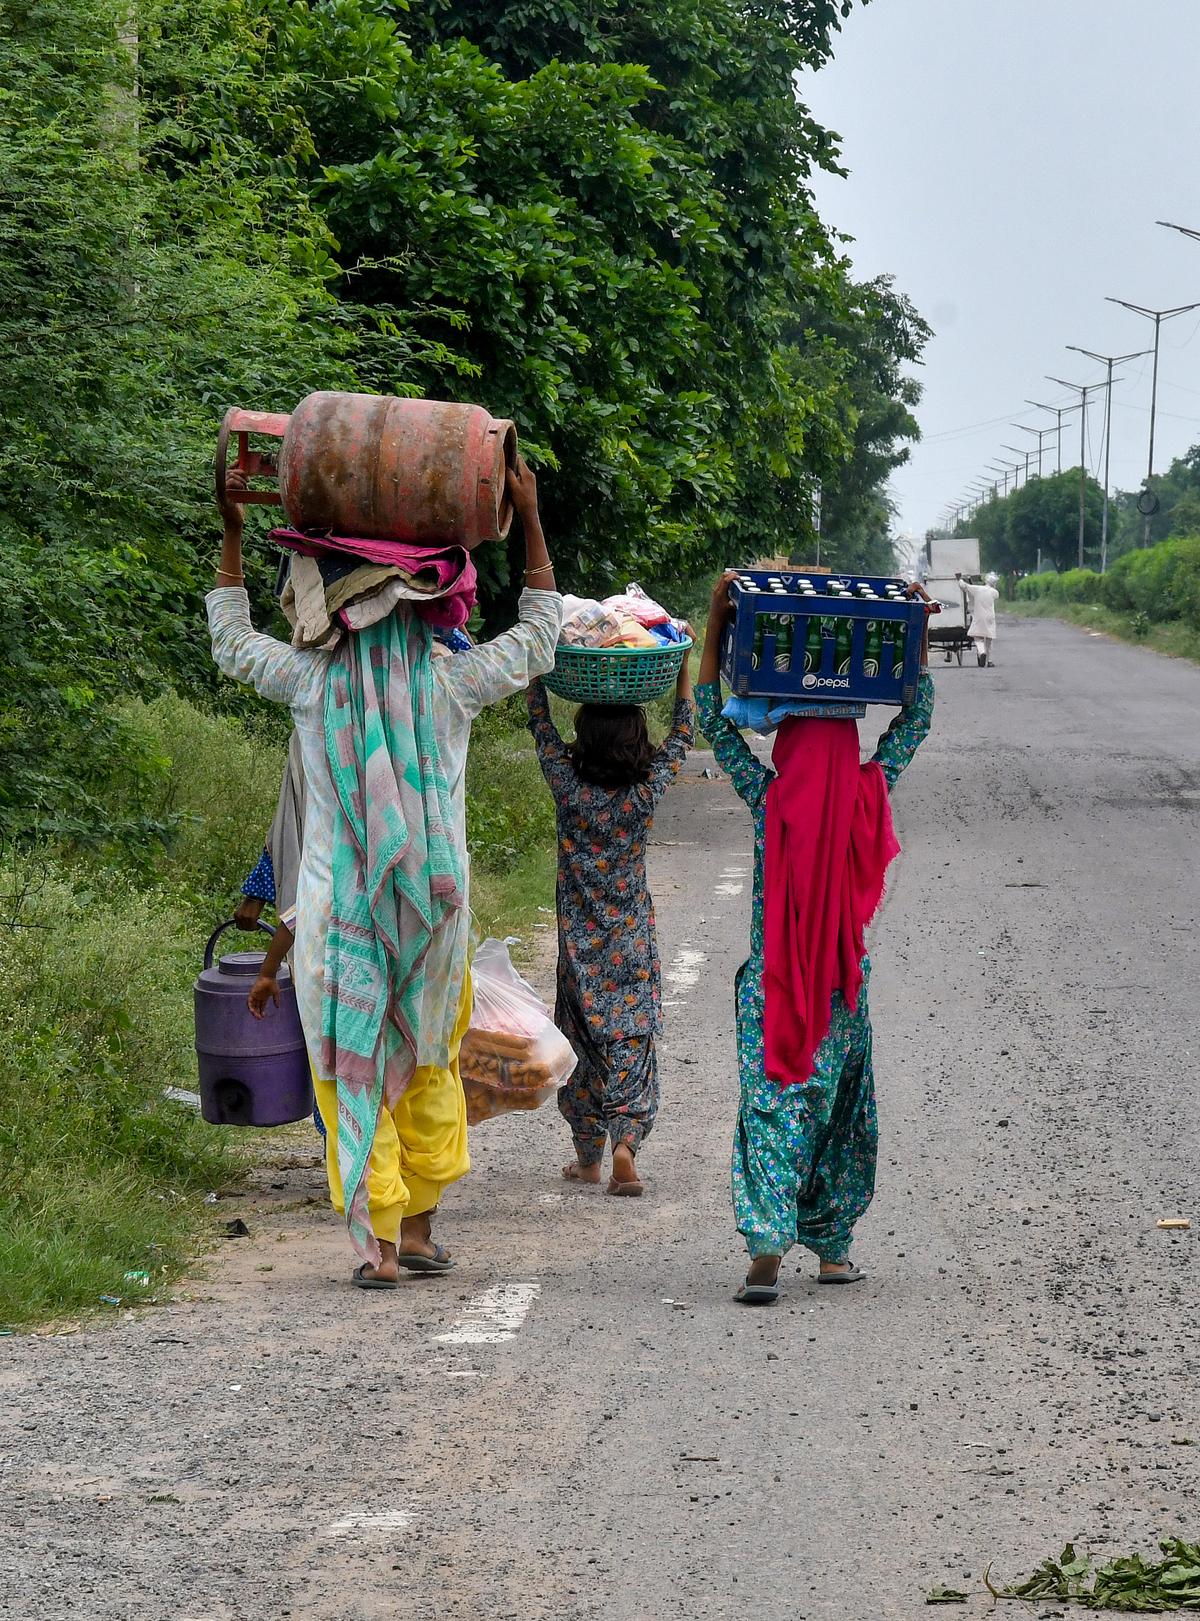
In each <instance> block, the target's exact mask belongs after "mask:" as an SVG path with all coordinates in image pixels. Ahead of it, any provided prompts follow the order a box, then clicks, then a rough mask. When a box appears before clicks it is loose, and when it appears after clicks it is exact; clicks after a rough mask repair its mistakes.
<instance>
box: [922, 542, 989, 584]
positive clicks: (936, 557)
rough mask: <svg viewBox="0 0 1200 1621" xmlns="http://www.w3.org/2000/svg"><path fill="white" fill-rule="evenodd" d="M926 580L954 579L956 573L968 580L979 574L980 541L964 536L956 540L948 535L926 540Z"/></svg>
mask: <svg viewBox="0 0 1200 1621" xmlns="http://www.w3.org/2000/svg"><path fill="white" fill-rule="evenodd" d="M922 561H923V563H924V566H925V578H926V580H927V581H928V580H952V579H953V578H954V576H955V575H956V574H961V575H963V576H964V577H965V578H966V579H968V580H973V579H976V578H977V577H978V575H979V542H978V541H977V540H972V539H969V538H966V537H964V538H963V539H961V540H955V539H952V538H950V537H946V538H944V539H941V540H935V539H933V538H932V537H930V539H929V540H927V541H926V542H925V556H924V558H923V560H922Z"/></svg>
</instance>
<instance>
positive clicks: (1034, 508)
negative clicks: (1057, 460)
mask: <svg viewBox="0 0 1200 1621" xmlns="http://www.w3.org/2000/svg"><path fill="white" fill-rule="evenodd" d="M1103 506H1104V493H1103V491H1102V490H1101V488H1100V486H1099V484H1097V483H1096V481H1095V479H1093V478H1089V479H1088V480H1087V482H1086V485H1085V487H1084V561H1085V563H1086V564H1087V565H1089V566H1091V565H1093V564H1095V563H1096V562H1097V561H1098V559H1099V555H1100V527H1101V514H1102V510H1103ZM959 533H960V534H968V533H974V534H976V535H978V536H979V540H980V553H981V558H982V561H983V565H984V567H985V568H988V569H995V570H996V572H997V573H999V574H1007V573H1010V572H1012V571H1014V570H1015V571H1017V572H1018V573H1030V572H1032V571H1033V570H1034V569H1036V568H1037V566H1038V559H1039V554H1040V557H1041V562H1042V566H1043V567H1045V566H1047V565H1049V566H1051V567H1053V568H1055V569H1057V570H1058V571H1059V572H1062V571H1063V570H1065V569H1069V568H1074V567H1075V565H1076V563H1077V561H1078V555H1079V469H1078V468H1077V467H1076V468H1074V469H1073V470H1072V469H1068V470H1067V471H1066V472H1064V473H1056V474H1054V475H1053V476H1051V477H1049V478H1035V479H1030V481H1029V483H1028V484H1022V486H1021V488H1020V489H1019V490H1014V491H1013V492H1012V494H1011V495H1009V496H1008V497H999V498H995V497H994V498H993V499H992V500H990V501H987V502H985V503H984V505H983V506H981V507H980V508H979V509H978V511H977V512H976V514H975V516H974V517H973V518H972V519H971V522H970V526H969V527H968V526H966V525H960V526H959Z"/></svg>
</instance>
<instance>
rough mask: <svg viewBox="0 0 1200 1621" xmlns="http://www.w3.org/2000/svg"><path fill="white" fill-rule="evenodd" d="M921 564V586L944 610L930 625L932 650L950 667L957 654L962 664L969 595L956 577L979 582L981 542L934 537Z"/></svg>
mask: <svg viewBox="0 0 1200 1621" xmlns="http://www.w3.org/2000/svg"><path fill="white" fill-rule="evenodd" d="M921 562H922V566H923V573H924V575H925V578H924V580H923V581H922V584H923V585H924V587H925V589H926V591H928V592H929V595H930V596H931V597H932V598H933V600H934V601H935V602H938V603H940V604H941V609H942V611H941V613H939V614H935V615H934V617H933V618H932V619H931V620H930V621H929V645H930V648H931V650H932V649H933V648H935V647H938V648H941V649H942V650H943V651H944V652H945V655H946V662H947V664H948V663H949V662H950V659H951V657H952V656H953V655H955V654H957V656H958V662H959V663H960V664H961V663H962V661H963V653H964V652H965V650H966V647H967V630H968V626H969V615H968V612H967V597H966V593H965V592H964V590H963V588H962V586H961V585H960V584H959V582H958V580H957V579H956V577H955V576H956V575H959V574H961V575H962V576H963V578H964V579H965V580H977V579H978V578H979V542H978V541H977V540H974V539H969V538H963V539H961V540H955V539H951V538H948V537H947V538H944V539H941V540H936V539H934V538H932V537H931V538H930V539H929V540H927V541H926V542H925V550H924V553H923V554H922V558H921Z"/></svg>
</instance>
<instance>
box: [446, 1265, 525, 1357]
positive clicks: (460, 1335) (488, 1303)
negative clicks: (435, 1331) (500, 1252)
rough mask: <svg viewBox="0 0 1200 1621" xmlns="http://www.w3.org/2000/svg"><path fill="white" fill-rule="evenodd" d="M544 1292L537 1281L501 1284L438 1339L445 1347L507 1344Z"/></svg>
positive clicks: (473, 1302) (471, 1303) (469, 1307)
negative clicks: (506, 1341)
mask: <svg viewBox="0 0 1200 1621" xmlns="http://www.w3.org/2000/svg"><path fill="white" fill-rule="evenodd" d="M541 1292H542V1286H541V1284H540V1283H539V1282H538V1280H537V1279H536V1278H534V1279H530V1280H528V1281H524V1282H515V1283H498V1284H497V1285H496V1286H495V1288H492V1289H485V1290H484V1291H483V1293H482V1294H481V1295H476V1296H475V1298H474V1300H468V1301H467V1304H466V1306H465V1307H464V1308H463V1314H462V1316H461V1317H460V1318H459V1319H458V1321H457V1322H456V1323H455V1325H454V1327H453V1328H451V1329H448V1330H447V1332H446V1333H445V1334H439V1335H438V1336H437V1337H438V1339H439V1340H440V1341H441V1342H442V1344H443V1345H503V1343H504V1342H505V1340H511V1339H512V1338H513V1336H514V1335H515V1334H516V1332H517V1330H518V1329H519V1328H520V1326H521V1324H522V1323H523V1322H524V1321H525V1314H526V1313H527V1312H528V1310H529V1308H530V1306H531V1305H532V1304H533V1302H534V1301H535V1300H536V1299H537V1297H538V1295H539V1294H541Z"/></svg>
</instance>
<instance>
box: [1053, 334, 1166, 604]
mask: <svg viewBox="0 0 1200 1621" xmlns="http://www.w3.org/2000/svg"><path fill="white" fill-rule="evenodd" d="M1067 348H1068V349H1071V350H1073V351H1074V352H1075V354H1077V355H1086V356H1087V357H1088V359H1089V360H1098V361H1099V362H1100V364H1101V365H1102V366H1106V367H1107V368H1108V381H1107V383H1106V385H1105V386H1106V387H1107V389H1108V393H1107V394H1106V395H1105V396H1104V511H1103V516H1102V517H1101V519H1100V572H1101V574H1103V573H1104V572H1105V571H1106V570H1107V568H1108V469H1109V463H1110V459H1111V452H1112V385H1113V367H1114V366H1123V365H1124V364H1125V362H1126V361H1127V360H1141V359H1142V358H1143V357H1144V356H1146V355H1148V354H1149V353H1150V351H1149V349H1137V350H1135V351H1134V353H1133V354H1131V355H1098V354H1097V353H1096V351H1095V350H1094V349H1081V348H1080V347H1079V345H1078V344H1077V343H1069V344H1068V345H1067Z"/></svg>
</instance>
